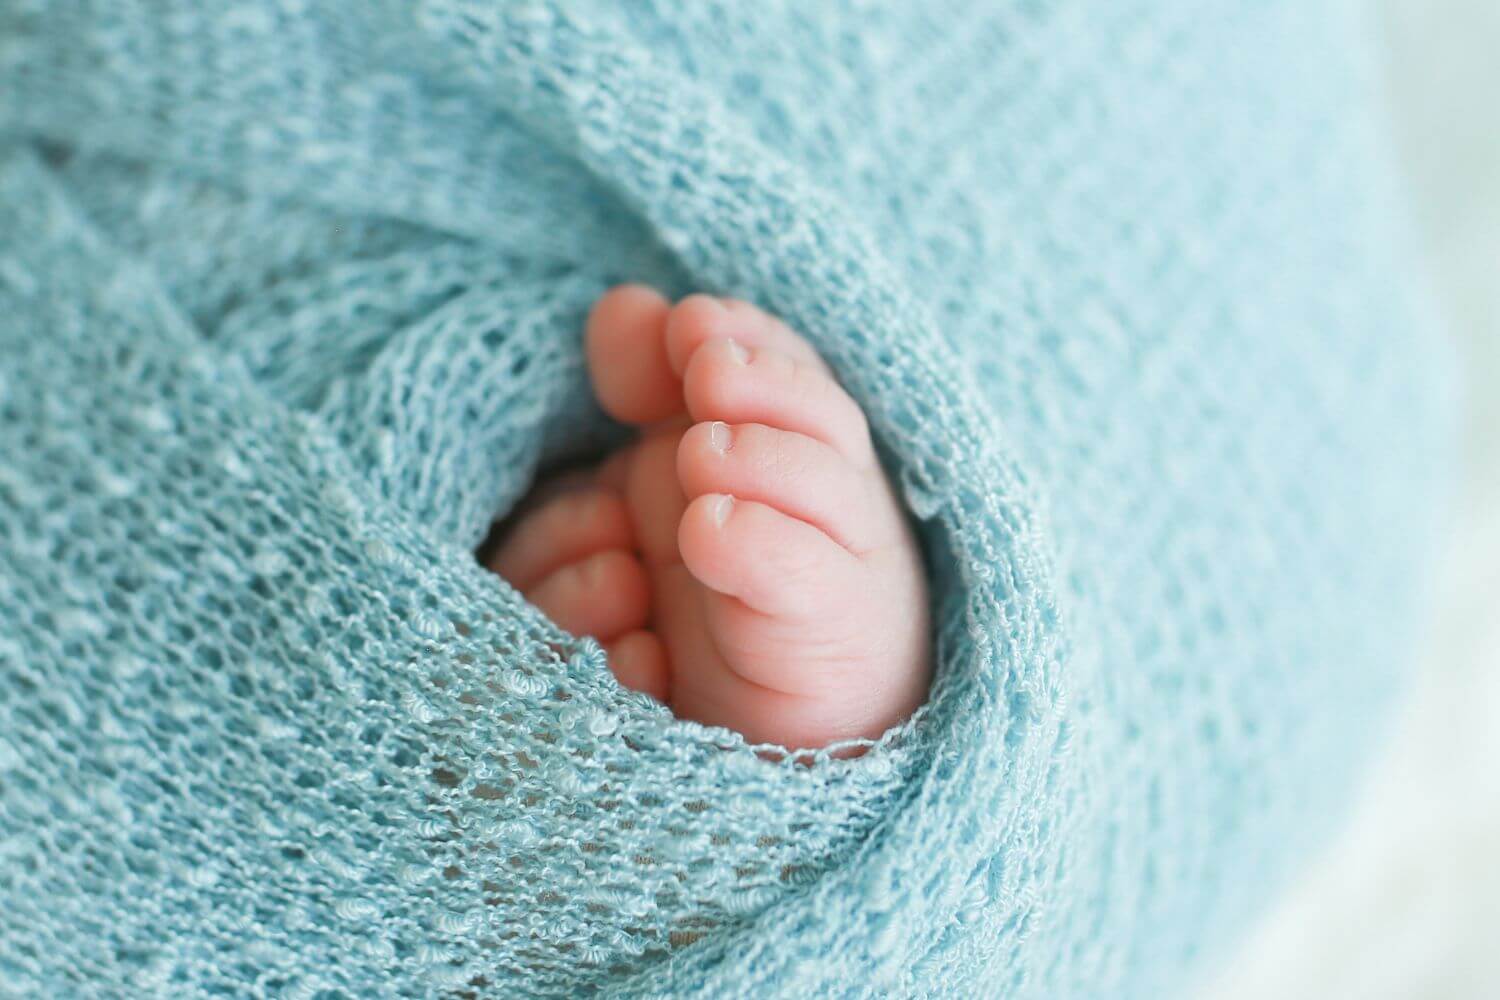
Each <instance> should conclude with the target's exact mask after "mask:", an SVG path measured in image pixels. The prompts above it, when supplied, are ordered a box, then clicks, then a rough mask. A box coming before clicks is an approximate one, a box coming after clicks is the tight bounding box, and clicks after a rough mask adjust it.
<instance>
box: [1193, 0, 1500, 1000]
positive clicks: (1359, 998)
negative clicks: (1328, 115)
mask: <svg viewBox="0 0 1500 1000" xmlns="http://www.w3.org/2000/svg"><path fill="white" fill-rule="evenodd" d="M1310 2H1315V0H1310ZM1380 7H1381V9H1382V12H1383V25H1384V29H1385V30H1384V35H1385V41H1386V58H1385V70H1386V81H1387V85H1388V89H1389V101H1390V108H1391V114H1392V116H1393V122H1394V131H1395V133H1396V135H1397V138H1398V141H1399V146H1400V152H1401V157H1402V165H1403V167H1404V168H1405V172H1406V175H1407V179H1408V181H1409V187H1410V189H1411V193H1412V196H1413V211H1414V215H1415V218H1416V221H1417V222H1418V224H1419V228H1420V230H1421V233H1422V236H1423V238H1424V239H1425V242H1426V257H1427V267H1428V270H1429V272H1430V274H1429V278H1430V282H1431V284H1432V286H1433V287H1434V288H1435V290H1436V291H1437V293H1438V294H1439V296H1440V300H1441V305H1442V307H1443V309H1444V311H1445V313H1446V316H1445V318H1446V320H1447V323H1448V328H1449V333H1450V334H1451V336H1452V338H1453V340H1454V342H1455V345H1456V347H1457V349H1458V353H1459V359H1460V368H1461V371H1462V377H1463V382H1464V388H1465V390H1466V394H1467V399H1466V412H1465V421H1464V428H1463V430H1464V434H1465V437H1464V441H1463V455H1464V459H1465V465H1466V467H1465V480H1464V483H1463V489H1462V492H1461V494H1460V495H1459V497H1458V498H1457V501H1456V505H1455V508H1454V510H1453V513H1452V517H1451V520H1450V525H1449V529H1450V537H1449V539H1448V543H1447V546H1446V551H1445V553H1444V555H1443V557H1442V558H1443V561H1442V566H1441V577H1440V580H1439V583H1438V587H1437V593H1436V595H1435V599H1436V603H1437V607H1436V611H1435V614H1434V619H1433V622H1432V627H1431V636H1430V638H1429V641H1428V642H1427V643H1426V647H1425V653H1424V656H1423V663H1422V673H1421V676H1420V678H1419V680H1418V682H1417V685H1416V688H1415V690H1414V691H1413V692H1412V696H1411V699H1410V704H1409V705H1408V706H1407V708H1406V710H1405V713H1404V715H1403V717H1402V719H1401V720H1400V723H1399V726H1398V729H1397V731H1396V733H1394V734H1393V737H1392V741H1391V743H1390V745H1389V746H1388V747H1387V748H1386V751H1385V755H1384V757H1383V758H1382V759H1381V761H1380V762H1379V763H1378V764H1377V765H1376V766H1375V767H1374V768H1373V769H1371V771H1370V772H1369V773H1368V775H1367V782H1366V787H1365V788H1364V790H1363V796H1362V800H1361V803H1360V805H1359V808H1358V811H1357V814H1356V815H1355V816H1354V818H1353V819H1352V821H1351V823H1350V825H1349V827H1348V828H1347V829H1346V830H1345V831H1344V834H1343V835H1342V837H1341V838H1340V839H1339V840H1338V841H1337V842H1336V843H1334V844H1332V845H1331V846H1330V847H1329V849H1328V850H1327V852H1326V853H1325V854H1324V856H1323V857H1322V858H1321V859H1319V861H1318V862H1317V863H1316V864H1315V865H1314V866H1313V867H1312V868H1311V869H1310V870H1309V872H1308V873H1307V875H1306V877H1305V878H1303V879H1302V880H1301V882H1300V883H1299V884H1298V885H1297V886H1296V887H1295V889H1294V890H1293V892H1292V893H1291V894H1290V896H1289V897H1288V898H1287V899H1285V900H1284V901H1283V904H1282V905H1281V906H1280V907H1279V908H1278V909H1277V910H1276V911H1275V912H1273V913H1271V914H1269V915H1268V916H1267V918H1266V919H1265V920H1264V921H1263V923H1262V925H1261V926H1260V927H1259V928H1258V929H1257V931H1256V933H1255V935H1254V936H1253V937H1252V939H1251V940H1250V941H1249V942H1248V943H1247V945H1246V946H1245V947H1244V948H1242V949H1241V950H1240V952H1239V953H1238V954H1237V955H1235V956H1233V958H1232V960H1231V962H1230V964H1229V965H1228V966H1227V967H1224V968H1220V969H1219V970H1217V974H1216V976H1215V980H1216V981H1214V982H1213V983H1211V984H1210V985H1209V988H1208V989H1206V990H1204V991H1203V992H1202V993H1201V994H1200V996H1201V998H1202V1000H1252V998H1253V1000H1273V998H1274V1000H1302V998H1307V1000H1312V998H1317V1000H1324V998H1335V1000H1344V998H1347V1000H1398V998H1399V1000H1497V998H1500V2H1497V0H1383V2H1382V3H1381V4H1380Z"/></svg>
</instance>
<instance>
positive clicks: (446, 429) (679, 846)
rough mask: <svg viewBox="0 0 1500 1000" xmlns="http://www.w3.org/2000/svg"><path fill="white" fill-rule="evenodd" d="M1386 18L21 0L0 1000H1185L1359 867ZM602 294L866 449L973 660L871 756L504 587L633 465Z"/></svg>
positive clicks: (1040, 4) (1404, 358) (1403, 621)
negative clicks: (723, 323)
mask: <svg viewBox="0 0 1500 1000" xmlns="http://www.w3.org/2000/svg"><path fill="white" fill-rule="evenodd" d="M1349 15H1350V12H1348V11H1345V10H1344V9H1343V8H1341V7H1339V6H1338V5H1336V4H1310V3H1303V2H1299V0H1254V2H1251V0H1212V2H1209V3H1206V4H1202V3H1194V4H1188V3H1180V4H1179V3H1162V2H1160V0H1119V2H1112V3H1109V4H1097V3H1087V2H1084V0H1000V2H992V3H984V4H974V3H969V2H965V3H956V2H954V3H950V2H943V0H934V2H930V3H929V2H924V3H920V4H916V3H911V4H907V3H891V4H877V3H870V2H866V0H841V2H818V3H808V2H805V0H798V2H792V0H763V2H761V0H758V2H756V3H753V4H752V3H741V2H737V0H734V2H731V0H722V2H700V3H677V2H670V0H630V2H625V3H620V2H616V0H611V2H608V3H606V2H604V0H590V2H570V3H566V4H564V3H544V2H522V3H500V2H489V0H486V2H480V0H416V2H406V0H400V2H398V0H379V2H359V3H355V2H344V3H340V2H335V0H225V2H216V3H211V4H206V3H200V2H198V0H110V2H104V0H0V995H4V996H18V997H74V996H77V997H93V996H100V997H120V996H185V997H186V996H288V997H308V998H312V997H319V998H325V997H326V998H332V997H355V996H377V995H378V996H402V997H426V996H449V997H478V996H556V997H572V996H581V995H589V994H592V993H606V994H608V995H610V996H622V997H629V996H636V997H662V996H701V997H729V996H747V997H776V996H787V997H814V996H816V997H823V996H829V997H835V996H836V997H855V996H1003V997H1012V998H1053V1000H1056V998H1073V997H1077V998H1085V997H1104V996H1108V997H1119V998H1130V997H1160V996H1164V995H1171V994H1173V993H1174V992H1177V991H1179V990H1181V989H1182V988H1183V987H1184V985H1185V984H1186V983H1188V982H1190V981H1191V976H1192V973H1193V970H1194V968H1195V965H1196V964H1197V963H1200V962H1201V961H1203V960H1204V957H1205V956H1212V955H1214V954H1218V953H1219V949H1221V948H1223V947H1224V946H1225V943H1226V942H1228V941H1229V940H1231V939H1232V935H1233V934H1234V932H1235V931H1236V930H1238V929H1240V928H1242V927H1243V926H1244V924H1245V922H1246V920H1247V919H1248V918H1249V917H1250V916H1251V915H1253V914H1254V913H1255V912H1256V910H1257V908H1259V907H1261V906H1263V905H1264V904H1265V902H1266V900H1267V899H1268V898H1269V896H1270V894H1271V892H1272V891H1273V890H1274V888H1275V886H1276V885H1278V884H1279V883H1280V882H1281V881H1283V880H1284V879H1285V878H1286V876H1287V875H1288V873H1289V872H1291V871H1292V870H1293V866H1294V865H1295V864H1296V862H1297V861H1298V859H1299V858H1301V857H1305V855H1306V853H1307V852H1308V851H1309V850H1310V849H1311V848H1312V847H1313V846H1315V845H1316V844H1317V843H1318V842H1319V839H1320V837H1321V836H1322V835H1323V834H1325V833H1326V832H1327V830H1328V828H1329V825H1330V824H1331V823H1332V822H1333V820H1334V819H1335V818H1336V816H1337V813H1338V808H1337V806H1338V803H1339V802H1340V801H1341V800H1342V797H1343V795H1344V794H1345V792H1346V790H1347V788H1348V786H1349V784H1350V780H1351V775H1352V774H1353V773H1354V769H1355V767H1356V765H1357V764H1358V762H1359V761H1360V760H1361V758H1362V756H1364V755H1365V752H1366V750H1367V749H1368V747H1369V746H1370V744H1371V740H1372V736H1373V734H1374V733H1375V732H1377V731H1378V730H1377V723H1378V721H1379V720H1380V719H1381V717H1382V715H1383V713H1384V712H1385V710H1386V708H1387V707H1388V706H1389V704H1390V703H1391V701H1392V698H1393V695H1394V693H1395V692H1397V691H1399V679H1400V674H1401V664H1402V662H1403V660H1404V659H1405V657H1406V652H1407V648H1408V646H1407V644H1408V642H1409V640H1410V638H1411V631H1412V624H1413V621H1414V618H1415V615H1414V599H1415V595H1416V594H1417V592H1418V589H1419V579H1420V568H1421V564H1422V558H1423V554H1424V551H1425V549H1426V547H1427V545H1428V542H1429V533H1428V530H1427V529H1428V527H1429V525H1430V522H1431V512H1432V508H1433V505H1434V494H1435V492H1436V484H1437V483H1438V482H1439V481H1440V479H1441V470H1442V467H1443V462H1442V449H1441V448H1440V447H1438V443H1439V442H1440V441H1441V440H1442V432H1443V428H1444V420H1445V417H1444V414H1445V406H1444V403H1443V399H1444V391H1443V386H1444V381H1443V377H1442V365H1441V363H1440V360H1439V354H1438V352H1437V351H1436V350H1435V347H1434V345H1433V343H1432V342H1431V341H1430V340H1429V339H1428V338H1426V337H1425V336H1424V333H1423V324H1422V323H1421V322H1419V319H1420V317H1419V316H1418V310H1417V308H1416V306H1415V305H1414V304H1413V300H1412V296H1411V295H1410V294H1409V284H1410V282H1409V280H1408V279H1407V277H1406V271H1407V269H1406V267H1405V264H1404V253H1405V248H1406V244H1407V241H1406V240H1405V238H1404V237H1403V235H1402V232H1401V230H1400V228H1399V226H1398V225H1396V224H1395V223H1393V221H1392V213H1391V210H1390V206H1389V204H1388V201H1389V195H1388V192H1387V188H1388V183H1387V181H1386V180H1385V172H1386V171H1385V168H1384V167H1383V165H1382V164H1383V161H1382V153H1381V146H1380V137H1379V134H1378V129H1377V128H1376V127H1375V126H1374V124H1373V122H1374V117H1373V115H1372V99H1371V96H1370V87H1369V84H1368V80H1367V71H1366V70H1365V69H1364V68H1363V66H1362V63H1361V55H1360V54H1361V52H1362V51H1364V40H1363V36H1362V35H1361V34H1360V30H1359V22H1358V18H1357V17H1354V16H1349ZM624 280H634V281H646V282H650V283H653V284H656V285H657V286H659V287H661V288H663V289H665V290H667V291H668V292H671V293H675V294H682V293H686V292H688V291H693V290H700V289H704V290H712V291H716V292H721V293H725V294H734V295H738V296H741V297H744V298H746V299H749V300H751V301H754V302H755V303H757V304H759V305H761V306H764V307H765V308H767V309H770V310H772V311H774V312H776V313H778V314H780V315H781V316H782V317H784V318H785V319H786V320H787V321H788V322H789V323H791V324H792V325H793V326H794V327H795V328H796V329H798V330H799V331H802V332H803V333H805V334H806V335H807V336H808V337H809V338H810V339H811V340H812V341H813V342H814V344H815V345H816V346H817V347H818V349H819V350H820V351H822V352H823V354H824V355H825V357H827V358H828V359H829V361H830V364H831V365H832V366H833V367H834V369H835V370H836V371H837V373H838V374H839V377H840V378H841V380H842V381H843V382H844V384H845V385H846V386H847V388H848V389H849V390H850V391H851V393H853V394H854V396H855V397H856V398H857V399H858V400H859V401H860V403H861V404H862V405H863V406H864V407H865V409H866V412H867V413H868V415H869V417H870V420H871V423H872V426H873V429H874V432H875V435H876V438H877V439H878V441H879V444H880V446H881V448H882V453H883V456H884V458H885V460H886V461H887V463H888V467H889V468H890V470H891V471H892V474H893V475H894V476H896V477H897V479H898V481H899V483H900V486H901V490H902V493H903V496H904V498H905V500H906V502H907V503H908V505H909V507H910V509H911V512H912V515H913V517H914V519H916V520H917V521H918V523H919V527H920V530H921V534H922V539H923V544H924V547H925V551H926V555H927V557H928V562H929V564H930V572H931V576H932V581H933V593H934V598H933V600H934V615H935V621H936V625H935V636H934V641H935V643H936V650H937V657H938V661H939V667H938V672H937V676H936V679H935V683H934V687H933V690H932V694H931V698H930V701H929V704H928V705H927V706H925V707H924V708H923V709H922V710H921V711H920V712H919V713H918V714H917V715H916V717H914V718H913V719H912V720H910V721H909V722H907V723H905V724H904V725H902V726H900V727H898V728H897V729H895V730H893V731H892V732H890V733H888V734H886V735H885V736H884V737H883V738H882V739H881V740H879V741H875V742H874V743H872V744H870V745H868V746H867V747H866V752H865V753H863V754H862V755H860V756H857V757H853V758H835V757H832V756H830V755H829V754H827V753H819V754H814V755H802V756H800V757H792V756H788V755H784V754H782V755H777V754H768V753H765V752H763V748H762V749H758V748H756V747H752V746H747V745H746V743H745V741H744V740H742V739H741V738H739V737H738V736H737V735H735V734H733V733H730V732H726V731H723V730H715V729H708V728H705V727H702V726H699V725H697V724H694V723H691V722H686V721H679V720H676V719H674V718H672V716H671V714H670V712H669V711H668V710H667V709H666V708H665V707H663V706H661V705H659V704H657V703H655V702H652V701H651V700H650V699H648V698H646V697H644V696H642V695H638V694H635V693H632V692H628V691H625V690H623V689H621V688H620V687H619V686H618V685H617V684H616V683H615V682H614V681H613V679H612V678H611V676H610V674H609V671H608V669H607V667H606V665H605V663H604V658H603V654H602V652H601V650H600V649H599V647H598V646H597V644H596V643H594V642H593V641H591V640H587V639H580V638H576V637H574V636H571V635H568V634H566V633H564V632H562V631H561V630H559V629H558V628H557V627H556V626H555V625H554V624H552V623H551V622H549V621H548V620H546V619H545V617H544V616H542V615H541V614H540V613H539V612H537V611H536V610H535V609H534V608H532V607H530V606H529V605H528V604H527V603H526V602H525V601H524V600H523V599H522V598H521V597H520V596H519V595H518V594H516V593H515V592H514V591H513V590H511V589H510V588H509V587H508V586H507V585H506V584H505V583H504V582H503V581H502V580H501V579H499V578H498V577H496V576H494V575H493V574H491V573H488V572H487V571H485V570H483V569H482V568H481V567H480V566H479V565H478V563H477V561H476V559H475V556H474V550H475V547H476V546H477V545H478V544H479V543H480V541H481V540H482V539H483V538H484V537H485V535H486V533H487V532H488V530H489V528H490V525H491V524H492V523H493V522H494V520H495V519H496V518H498V517H500V516H502V515H503V514H504V513H505V512H506V511H507V510H509V509H510V508H511V506H512V505H513V504H514V503H515V502H516V501H517V500H518V499H519V498H520V497H521V496H522V495H523V494H524V493H525V491H526V490H527V488H528V487H529V486H530V484H531V483H533V482H534V481H535V480H536V479H537V478H538V477H539V476H540V475H544V474H545V473H546V471H547V470H549V469H552V468H555V467H557V466H558V465H560V464H562V463H566V462H569V461H574V460H577V459H579V458H586V457H590V456H595V455H598V454H601V453H602V452H603V451H604V450H605V449H606V448H608V447H609V446H611V445H612V444H614V443H616V442H617V441H618V440H620V437H621V434H622V433H623V432H622V430H621V428H619V427H616V426H614V425H612V424H611V423H610V422H609V421H608V420H607V419H606V418H605V417H604V416H603V415H602V414H601V413H600V412H599V411H598V409H597V408H596V406H595V405H594V403H593V402H592V401H591V399H590V396H589V393H588V390H587V381H586V378H585V375H584V372H583V363H582V356H581V355H582V352H581V339H582V336H581V331H582V324H583V317H584V314H585V312H586V310H587V308H588V307H589V305H590V304H591V303H592V301H593V300H594V299H595V298H596V297H597V296H598V295H599V294H600V293H601V292H602V291H603V290H604V289H605V288H607V287H609V285H611V284H613V283H616V282H619V281H624ZM679 666H680V668H681V669H691V665H679Z"/></svg>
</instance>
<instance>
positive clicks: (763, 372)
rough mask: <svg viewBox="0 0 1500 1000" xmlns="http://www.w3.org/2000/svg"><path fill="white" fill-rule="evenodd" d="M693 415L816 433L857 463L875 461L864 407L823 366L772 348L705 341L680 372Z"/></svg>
mask: <svg viewBox="0 0 1500 1000" xmlns="http://www.w3.org/2000/svg"><path fill="white" fill-rule="evenodd" d="M683 394H684V396H685V397H686V399H687V408H688V412H689V413H690V414H691V415H692V418H693V420H695V421H710V420H720V421H724V422H725V423H731V424H745V423H756V424H765V425H767V426H769V427H775V428H778V429H780V430H784V431H795V432H796V433H798V434H802V435H805V436H807V437H810V438H814V439H816V440H818V441H822V442H824V443H825V444H827V445H829V446H831V447H833V448H835V449H836V450H838V451H839V452H840V453H841V454H843V456H844V457H845V458H846V459H848V460H849V461H851V462H854V463H855V464H856V465H859V466H861V467H864V468H869V467H872V466H874V465H875V450H874V445H873V444H872V443H871V440H870V426H869V424H868V423H867V422H866V421H865V415H864V411H862V410H861V409H860V408H859V404H858V403H856V402H855V401H854V400H853V399H852V398H851V397H850V396H849V394H848V393H847V392H845V391H844V389H843V387H842V386H840V385H839V384H838V382H837V381H835V380H834V378H833V377H832V376H831V375H829V374H828V373H827V372H826V371H825V370H823V369H822V368H821V367H818V366H815V365H811V364H808V363H807V362H805V361H801V360H799V359H798V358H796V357H795V356H793V355H790V354H786V353H784V352H782V351H779V350H777V349H775V348H753V347H747V346H745V345H743V344H741V343H739V342H738V341H734V340H715V341H710V342H709V343H707V344H704V345H703V347H701V348H700V349H699V350H698V351H697V353H695V354H694V355H693V358H692V360H691V361H689V362H688V366H687V372H686V374H685V376H684V378H683Z"/></svg>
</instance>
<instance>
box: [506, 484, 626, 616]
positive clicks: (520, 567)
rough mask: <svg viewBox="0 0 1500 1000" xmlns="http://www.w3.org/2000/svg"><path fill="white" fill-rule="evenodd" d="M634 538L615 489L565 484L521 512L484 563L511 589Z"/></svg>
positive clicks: (522, 587)
mask: <svg viewBox="0 0 1500 1000" xmlns="http://www.w3.org/2000/svg"><path fill="white" fill-rule="evenodd" d="M634 543H635V535H634V531H633V528H632V526H631V520H630V514H629V511H628V510H627V509H626V506H625V501H624V498H623V497H621V496H620V494H619V493H617V492H615V491H613V490H609V489H602V488H597V487H584V488H574V489H569V490H565V491H563V492H561V493H559V494H557V495H555V496H553V497H551V498H550V499H548V500H545V501H544V502H542V503H541V504H539V505H538V506H537V507H536V508H535V509H534V510H532V511H531V512H530V513H527V514H525V515H523V516H522V517H521V518H520V519H519V520H518V521H517V522H516V524H515V526H514V527H513V528H511V530H510V531H509V533H508V534H507V535H506V537H505V540H504V541H503V542H502V543H501V544H500V546H499V548H498V549H496V550H495V554H494V555H493V556H492V557H491V558H490V560H489V568H490V569H492V570H494V571H495V572H496V573H499V574H500V575H501V576H503V577H504V578H505V579H506V580H507V581H508V582H509V583H510V585H511V586H513V587H515V588H516V589H517V590H522V591H524V590H527V589H529V588H531V587H533V586H535V585H536V584H537V583H538V582H539V581H541V580H542V578H543V577H546V576H548V575H549V574H551V573H552V572H554V571H555V570H557V569H559V568H560V567H562V566H565V565H567V564H569V563H573V562H577V561H578V560H579V559H582V558H584V557H586V556H589V555H592V554H593V553H595V552H601V551H604V550H606V549H630V548H632V547H633V545H634Z"/></svg>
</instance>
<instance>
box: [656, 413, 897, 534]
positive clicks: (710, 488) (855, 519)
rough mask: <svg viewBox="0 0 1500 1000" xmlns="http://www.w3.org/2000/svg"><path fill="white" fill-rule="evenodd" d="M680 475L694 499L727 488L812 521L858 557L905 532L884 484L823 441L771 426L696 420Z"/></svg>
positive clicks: (681, 456)
mask: <svg viewBox="0 0 1500 1000" xmlns="http://www.w3.org/2000/svg"><path fill="white" fill-rule="evenodd" d="M677 476H678V479H679V480H680V481H681V483H682V489H683V493H684V494H685V496H686V497H687V498H688V499H689V500H691V499H694V498H696V497H699V496H702V495H703V494H705V493H725V494H730V495H732V496H734V497H736V498H738V499H741V500H754V501H757V502H759V503H762V504H765V505H767V506H769V507H772V508H775V509H776V510H778V511H780V512H781V513H783V514H786V515H788V516H789V517H792V518H797V519H799V520H802V521H806V522H807V523H809V524H811V525H813V526H814V527H816V528H818V529H819V530H821V531H822V532H823V533H824V534H826V535H828V536H829V537H830V538H832V539H833V540H834V541H836V542H838V543H839V544H840V545H842V546H843V547H844V548H846V549H848V550H849V551H850V552H853V553H854V554H856V555H861V554H863V553H865V552H867V551H869V550H871V549H874V548H876V547H879V546H881V545H883V544H886V543H887V542H889V541H890V540H891V538H892V537H893V535H894V534H895V533H896V532H897V531H898V530H899V526H897V525H893V524H892V517H891V514H892V506H891V504H890V503H888V502H886V500H885V497H884V496H883V495H882V494H883V488H884V482H883V480H880V479H878V478H877V477H874V476H872V475H871V474H870V472H869V470H865V469H857V468H855V466H854V465H853V464H852V463H851V462H849V461H848V460H847V459H845V458H844V456H843V455H842V454H841V453H840V452H838V451H837V450H835V449H834V448H832V447H831V446H829V445H827V444H825V443H824V442H822V441H819V440H817V439H816V438H811V437H808V436H807V435H805V434H798V433H796V432H794V431H784V430H779V429H777V428H774V427H767V426H766V425H764V424H727V423H724V422H722V421H710V422H707V423H701V424H697V425H695V426H694V427H692V428H691V429H689V430H688V431H687V433H685V434H684V435H683V437H682V442H681V444H679V445H678V448H677Z"/></svg>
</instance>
